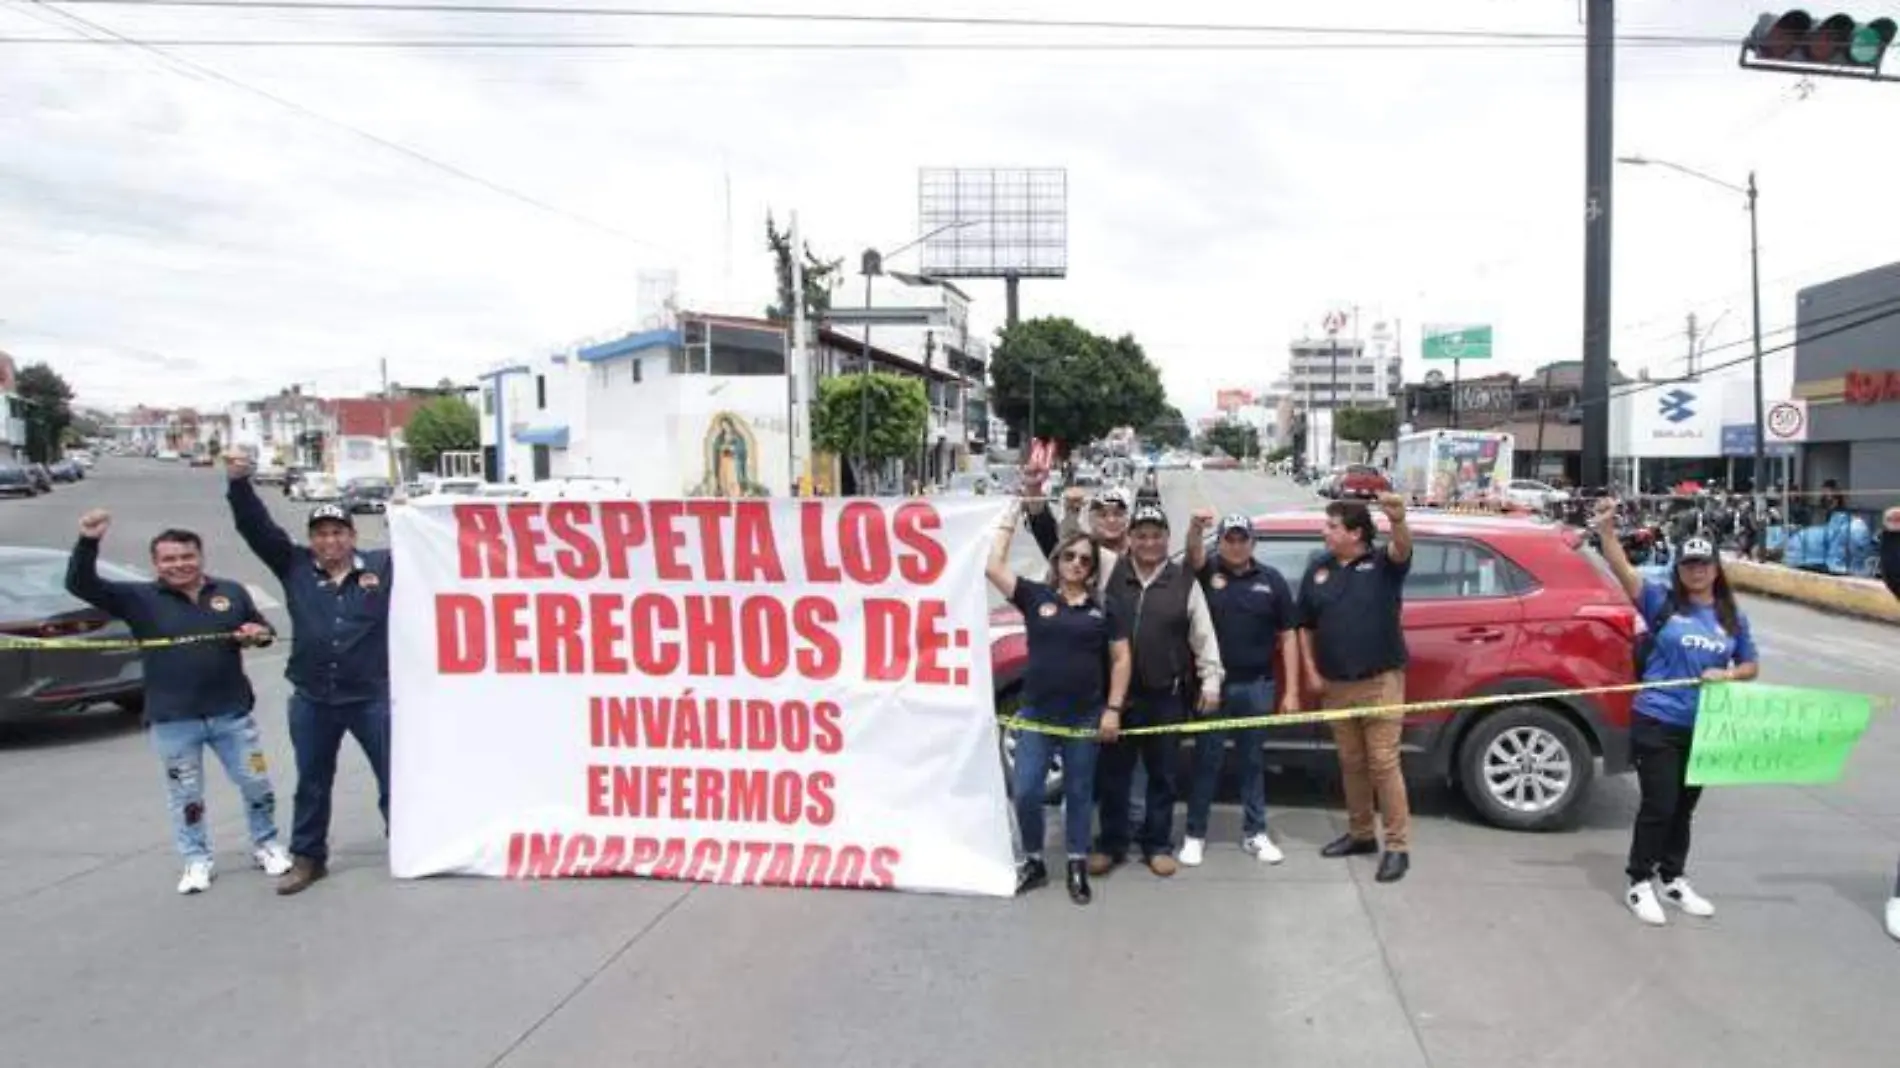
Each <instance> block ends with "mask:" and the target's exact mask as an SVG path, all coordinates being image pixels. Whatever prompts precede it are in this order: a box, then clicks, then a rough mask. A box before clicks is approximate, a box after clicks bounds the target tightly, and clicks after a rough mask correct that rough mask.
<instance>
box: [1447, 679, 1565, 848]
mask: <svg viewBox="0 0 1900 1068" xmlns="http://www.w3.org/2000/svg"><path fill="white" fill-rule="evenodd" d="M1458 769H1459V783H1460V785H1461V786H1462V787H1463V788H1464V792H1465V796H1466V797H1467V798H1469V799H1470V800H1471V804H1472V805H1473V807H1475V808H1476V809H1477V810H1478V813H1479V814H1480V815H1481V816H1483V817H1484V819H1485V821H1486V822H1487V823H1490V824H1492V825H1493V826H1497V827H1503V828H1505V829H1507V830H1514V831H1551V830H1559V829H1562V828H1564V827H1567V826H1569V825H1570V823H1571V822H1572V821H1574V820H1575V819H1576V817H1577V815H1578V814H1579V813H1580V812H1582V810H1583V801H1584V799H1585V798H1586V797H1588V796H1589V794H1590V785H1591V782H1592V780H1594V779H1595V777H1596V754H1594V753H1592V752H1591V751H1590V743H1589V741H1588V739H1586V738H1585V737H1584V736H1583V732H1582V731H1581V730H1578V729H1577V725H1576V724H1574V723H1572V722H1571V721H1570V720H1569V719H1567V718H1565V717H1564V715H1563V714H1562V713H1559V712H1557V711H1556V710H1555V709H1551V708H1546V707H1544V706H1541V705H1515V706H1512V707H1509V708H1505V709H1502V710H1500V711H1497V712H1493V713H1492V714H1490V715H1489V716H1486V717H1485V718H1484V719H1482V720H1480V721H1479V722H1478V724H1477V726H1475V727H1473V728H1472V729H1471V731H1470V732H1469V733H1467V734H1466V735H1465V739H1464V743H1463V745H1462V746H1460V748H1459V751H1458Z"/></svg>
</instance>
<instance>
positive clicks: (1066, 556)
mask: <svg viewBox="0 0 1900 1068" xmlns="http://www.w3.org/2000/svg"><path fill="white" fill-rule="evenodd" d="M1091 559H1092V557H1091V556H1090V555H1089V554H1088V553H1085V552H1082V551H1080V550H1077V551H1075V552H1067V553H1063V554H1062V562H1063V563H1065V564H1086V563H1088V562H1089V561H1090V560H1091Z"/></svg>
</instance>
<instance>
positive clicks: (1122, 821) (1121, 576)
mask: <svg viewBox="0 0 1900 1068" xmlns="http://www.w3.org/2000/svg"><path fill="white" fill-rule="evenodd" d="M1104 594H1105V596H1106V597H1107V598H1108V603H1109V606H1110V611H1111V612H1112V613H1115V614H1117V616H1118V618H1121V619H1124V620H1127V621H1128V623H1127V625H1128V630H1129V637H1130V639H1131V641H1132V644H1133V650H1132V651H1133V657H1134V671H1133V678H1132V679H1131V680H1130V682H1129V686H1128V708H1127V711H1125V712H1124V713H1123V714H1122V726H1123V729H1133V728H1136V727H1149V726H1158V725H1163V724H1169V723H1179V722H1180V721H1181V720H1183V719H1184V718H1186V715H1187V712H1186V708H1185V705H1184V702H1185V701H1186V700H1188V699H1189V698H1190V696H1192V697H1193V699H1195V700H1197V701H1198V702H1199V703H1198V706H1197V707H1199V708H1200V709H1201V710H1203V711H1210V710H1212V709H1214V708H1217V707H1219V706H1220V693H1221V662H1220V646H1219V642H1218V640H1217V639H1216V638H1215V635H1214V622H1213V619H1212V617H1211V616H1209V615H1208V611H1207V599H1206V596H1205V595H1204V594H1203V593H1202V592H1201V586H1200V583H1198V582H1196V581H1195V579H1194V576H1193V575H1190V574H1188V572H1187V571H1186V569H1184V568H1182V566H1181V565H1180V564H1177V563H1174V562H1172V561H1170V560H1169V559H1168V517H1167V515H1166V514H1165V513H1164V512H1162V511H1161V509H1159V508H1156V507H1154V506H1152V505H1147V506H1143V507H1138V508H1136V509H1135V514H1134V518H1133V520H1132V521H1131V522H1130V523H1129V526H1128V556H1127V557H1126V558H1124V559H1123V560H1122V561H1121V563H1119V564H1117V565H1116V567H1115V571H1114V574H1112V575H1111V576H1109V580H1108V584H1107V586H1106V588H1105V589H1104ZM1194 680H1198V691H1197V693H1196V694H1194V695H1190V693H1189V689H1190V686H1192V685H1195V681H1194ZM1180 750H1181V739H1180V736H1179V735H1178V734H1154V735H1145V736H1141V737H1137V738H1129V739H1124V740H1122V741H1118V742H1114V743H1111V744H1106V745H1103V746H1102V749H1101V756H1100V757H1099V758H1098V763H1097V765H1096V768H1097V777H1096V788H1095V794H1096V810H1097V812H1098V813H1099V816H1100V820H1101V837H1100V838H1099V839H1098V840H1097V841H1096V848H1095V852H1094V853H1092V854H1090V855H1089V873H1090V874H1091V875H1106V874H1108V873H1109V872H1110V871H1113V870H1114V869H1115V867H1116V866H1117V865H1119V864H1121V862H1122V861H1123V860H1124V859H1126V857H1127V853H1128V845H1129V826H1128V824H1129V819H1128V800H1129V798H1128V795H1129V789H1130V787H1131V784H1132V781H1133V779H1134V774H1135V763H1136V761H1137V760H1139V761H1140V762H1141V765H1142V767H1143V768H1144V769H1145V770H1146V772H1147V774H1148V793H1147V801H1146V804H1145V805H1144V807H1143V814H1142V824H1141V830H1140V833H1139V834H1137V835H1135V844H1136V845H1138V846H1140V847H1141V855H1142V859H1143V861H1144V862H1145V863H1146V864H1147V865H1148V870H1150V871H1152V872H1154V873H1155V874H1156V875H1160V876H1163V877H1165V876H1169V875H1173V874H1174V873H1175V872H1176V871H1179V870H1180V866H1179V865H1178V864H1177V863H1176V862H1175V859H1174V799H1175V797H1176V795H1177V791H1176V788H1175V765H1176V764H1177V763H1178V762H1179V758H1180Z"/></svg>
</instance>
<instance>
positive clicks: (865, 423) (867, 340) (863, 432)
mask: <svg viewBox="0 0 1900 1068" xmlns="http://www.w3.org/2000/svg"><path fill="white" fill-rule="evenodd" d="M975 225H976V221H975V220H974V219H959V220H957V221H955V222H948V223H945V224H943V225H942V226H939V227H937V228H936V229H935V230H930V231H928V232H926V233H923V234H919V235H918V236H916V237H914V238H912V239H910V240H909V241H907V242H905V243H904V244H901V245H899V246H897V247H896V248H894V249H891V250H890V251H888V252H879V251H878V250H877V249H874V248H867V249H865V250H864V254H863V256H862V257H861V258H860V260H859V269H860V271H861V272H862V273H863V275H864V310H865V313H866V314H865V318H864V364H863V365H862V366H861V367H859V368H858V373H859V374H861V375H868V374H870V373H871V317H870V314H869V313H870V311H871V280H872V279H874V278H876V277H877V276H878V275H880V274H883V273H884V261H885V260H887V259H890V258H891V257H893V256H895V255H897V254H898V253H900V252H907V251H909V250H911V249H913V248H916V247H917V246H918V245H921V244H923V243H924V242H926V241H928V240H930V239H931V238H933V237H936V236H937V235H938V234H941V233H944V232H946V231H949V230H958V229H962V228H963V227H965V226H975ZM928 388H929V387H928V384H926V386H925V389H926V391H927V390H928ZM927 396H928V394H927V393H926V398H927ZM926 406H927V405H926ZM924 418H925V422H926V423H928V421H929V415H928V414H926V415H925V417H924ZM870 436H871V401H870V395H869V393H868V392H867V391H866V390H865V389H864V388H863V383H860V388H859V389H858V464H859V466H860V467H863V466H865V465H867V464H868V463H869V462H870V456H869V453H868V452H867V451H866V448H865V446H866V445H868V444H869V438H870ZM858 492H859V493H863V492H864V487H863V486H859V487H858Z"/></svg>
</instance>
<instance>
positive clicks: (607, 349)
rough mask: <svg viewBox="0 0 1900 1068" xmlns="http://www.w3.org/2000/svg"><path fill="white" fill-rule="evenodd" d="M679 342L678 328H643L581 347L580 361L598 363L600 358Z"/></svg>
mask: <svg viewBox="0 0 1900 1068" xmlns="http://www.w3.org/2000/svg"><path fill="white" fill-rule="evenodd" d="M679 344H680V332H679V331H678V330H643V331H641V332H640V333H637V334H628V335H627V336H626V337H623V338H619V339H617V340H614V341H603V342H601V343H600V344H598V345H590V346H588V347H587V348H584V349H582V350H581V351H580V353H579V356H580V358H581V362H582V363H599V362H601V361H602V360H612V359H616V358H618V357H621V356H631V355H633V354H634V353H636V352H645V351H646V350H647V349H656V348H661V347H667V348H677V347H679Z"/></svg>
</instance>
